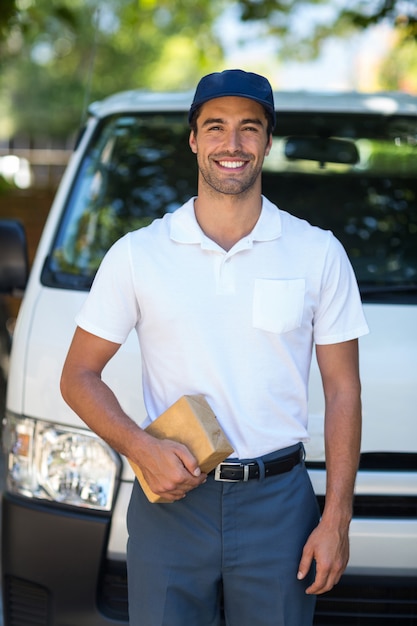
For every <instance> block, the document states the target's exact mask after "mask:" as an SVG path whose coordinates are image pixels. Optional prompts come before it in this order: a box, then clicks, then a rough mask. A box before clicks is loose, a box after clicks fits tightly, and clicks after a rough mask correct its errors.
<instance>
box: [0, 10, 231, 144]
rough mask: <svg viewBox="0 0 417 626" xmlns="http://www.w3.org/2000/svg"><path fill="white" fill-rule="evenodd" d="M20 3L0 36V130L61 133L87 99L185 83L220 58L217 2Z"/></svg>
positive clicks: (71, 124) (190, 82) (185, 85)
mask: <svg viewBox="0 0 417 626" xmlns="http://www.w3.org/2000/svg"><path fill="white" fill-rule="evenodd" d="M8 1H9V2H10V1H11V0H8ZM25 6H26V8H25V9H24V10H23V9H20V10H17V9H16V7H15V11H14V12H13V11H11V12H9V20H8V27H7V28H8V31H7V36H4V37H3V40H2V42H1V49H0V52H1V58H2V72H1V78H0V81H1V82H0V86H1V96H0V108H1V109H2V111H3V112H4V113H5V112H7V111H8V116H7V115H6V116H5V115H3V116H2V117H3V124H4V120H7V119H8V120H9V122H8V127H7V129H4V128H3V131H2V128H1V126H0V135H1V134H3V135H5V134H6V133H9V134H10V132H13V127H14V129H15V130H19V131H20V132H24V133H26V134H27V135H29V136H34V135H39V134H46V133H47V134H48V135H49V136H52V137H58V138H62V137H65V136H67V135H68V133H69V130H70V129H74V128H76V127H77V126H78V125H79V123H80V119H81V117H82V115H83V113H84V112H85V106H86V104H87V102H90V101H91V100H95V99H99V98H102V97H104V96H106V95H109V94H110V93H112V92H114V91H117V90H124V89H133V88H151V89H152V88H153V89H162V90H167V89H172V88H177V89H178V88H188V87H191V86H192V85H193V84H194V83H195V80H196V78H197V77H198V76H200V74H201V72H202V71H205V70H207V71H209V70H210V69H211V68H214V67H215V66H216V64H218V63H219V62H220V60H221V58H222V52H221V47H220V44H219V42H218V41H217V40H216V37H215V35H214V34H213V32H212V29H211V25H212V23H213V20H214V19H215V18H216V17H217V15H218V13H219V11H220V10H221V3H220V2H217V3H211V2H209V1H207V2H203V3H197V4H196V3H195V2H193V1H192V0H181V1H180V2H176V3H174V2H171V1H169V0H166V1H165V2H164V1H162V2H161V1H160V2H156V1H155V0H135V2H133V1H132V0H101V1H99V0H90V1H88V0H87V2H86V1H83V0H52V1H51V0H36V1H32V2H31V1H30V0H26V5H25ZM2 17H3V15H2ZM6 30H7V29H6ZM2 32H3V33H4V32H5V28H4V23H3V30H2ZM11 119H12V121H13V123H11V122H10V120H11Z"/></svg>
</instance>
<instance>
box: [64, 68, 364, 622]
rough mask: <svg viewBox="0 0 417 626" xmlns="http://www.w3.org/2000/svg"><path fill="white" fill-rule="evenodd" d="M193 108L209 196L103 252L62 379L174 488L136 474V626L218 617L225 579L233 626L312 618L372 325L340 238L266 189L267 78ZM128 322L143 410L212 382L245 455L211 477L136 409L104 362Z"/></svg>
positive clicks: (219, 83)
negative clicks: (318, 436) (112, 385)
mask: <svg viewBox="0 0 417 626" xmlns="http://www.w3.org/2000/svg"><path fill="white" fill-rule="evenodd" d="M189 121H190V126H191V133H190V147H191V150H192V151H193V152H194V153H195V154H196V158H197V164H198V196H197V197H196V198H192V199H191V200H190V201H189V202H188V203H186V204H185V205H184V206H183V207H181V208H180V209H178V210H177V211H176V212H175V213H174V214H170V215H166V216H165V217H164V218H163V219H162V220H156V221H155V222H154V223H153V224H152V225H151V226H149V227H148V228H144V229H141V230H139V231H136V232H135V233H130V234H129V235H127V236H125V237H124V238H122V239H121V240H120V241H119V242H117V243H116V244H115V245H114V246H113V248H112V249H111V250H110V251H109V253H108V254H107V255H106V257H105V259H104V260H103V263H102V265H101V268H100V270H99V272H98V274H97V277H96V280H95V282H94V285H93V287H92V290H91V294H90V295H89V297H88V298H87V301H86V304H85V305H84V307H83V309H82V311H81V313H80V314H79V316H78V318H77V322H78V327H77V330H76V332H75V335H74V339H73V342H72V345H71V348H70V350H69V354H68V357H67V361H66V364H65V366H64V371H63V376H62V393H63V396H64V398H65V399H66V401H67V402H68V403H69V404H70V406H71V407H72V408H73V409H74V410H75V411H76V412H77V413H78V415H80V417H81V418H82V419H83V420H84V421H85V422H86V423H87V424H88V425H89V426H90V427H91V428H92V429H93V430H94V431H95V432H97V433H98V434H99V435H100V436H101V437H102V438H103V439H104V440H106V441H107V442H108V443H109V444H110V445H111V446H113V447H114V448H115V449H116V450H117V451H119V452H120V453H121V454H124V455H126V456H127V457H128V458H130V459H131V460H132V461H133V462H134V463H136V464H137V465H138V466H139V467H140V468H141V469H142V471H143V474H144V476H145V478H146V480H147V482H148V484H149V486H150V488H151V489H152V491H154V492H155V493H157V494H160V495H162V496H163V497H164V498H165V499H167V500H169V501H170V502H171V504H151V503H149V502H148V501H147V499H146V497H145V496H144V494H143V492H142V490H141V488H140V487H139V485H138V483H137V482H135V484H134V488H133V493H132V498H131V503H130V506H129V513H128V530H129V545H128V578H129V612H130V624H131V626H162V625H164V626H184V625H185V624H187V625H192V626H215V625H218V624H219V619H220V617H219V616H220V609H219V597H220V590H221V589H222V590H223V596H224V611H225V616H226V622H227V624H228V625H229V626H249V625H250V626H255V625H256V626H284V625H285V626H308V625H309V624H311V623H312V619H313V612H314V602H315V595H316V594H320V593H324V592H326V591H328V590H330V589H331V588H332V587H333V585H335V584H336V583H337V582H338V580H339V578H340V576H341V575H342V573H343V571H344V568H345V567H346V564H347V561H348V552H349V548H348V528H349V522H350V519H351V514H352V511H351V507H352V494H353V486H354V480H355V475H356V470H357V464H358V457H359V447H360V430H361V403H360V381H359V374H358V345H357V338H358V337H359V336H360V335H362V334H365V333H366V332H367V326H366V322H365V320H364V317H363V313H362V308H361V304H360V300H359V296H358V290H357V286H356V282H355V279H354V276H353V272H352V269H351V266H350V264H349V262H348V260H347V258H346V255H345V253H344V251H343V249H342V247H341V245H340V244H339V243H338V242H337V241H336V239H335V238H334V237H333V235H332V234H331V233H329V232H325V231H322V230H320V229H318V228H314V227H312V226H310V225H309V224H307V223H306V222H304V221H301V220H299V219H297V218H295V217H292V216H290V215H289V214H287V213H285V212H283V211H280V210H278V209H277V207H275V206H274V205H272V204H271V203H270V202H269V201H268V200H267V199H266V198H264V197H263V196H262V195H261V170H262V164H263V161H264V158H265V157H266V156H267V155H268V154H269V151H270V149H271V144H272V137H271V131H272V128H273V125H274V123H275V110H274V102H273V95H272V91H271V87H270V85H269V83H268V81H267V80H266V79H265V78H263V77H261V76H259V75H256V74H252V73H246V72H243V71H241V70H226V71H224V72H221V73H215V74H210V75H208V76H206V77H204V78H203V79H202V80H201V81H200V83H199V85H198V87H197V90H196V93H195V97H194V101H193V103H192V106H191V109H190V115H189ZM134 327H135V328H136V330H137V333H138V337H139V341H140V346H141V354H142V369H143V378H144V399H145V405H146V409H147V412H148V415H149V419H150V420H153V419H155V418H156V417H157V416H158V415H159V414H160V413H162V412H163V411H164V410H165V409H167V408H168V406H170V405H171V404H172V403H173V402H175V401H176V400H177V399H178V398H179V397H180V396H181V395H183V394H193V393H202V394H203V395H204V396H205V397H206V399H207V400H208V402H209V404H210V405H211V407H212V409H213V411H214V413H215V414H216V416H217V418H218V420H219V422H220V423H221V425H222V427H223V429H224V430H225V432H226V434H227V436H228V438H229V440H230V441H231V443H232V446H233V448H234V451H235V453H234V455H232V457H233V458H232V459H231V463H235V462H238V461H240V462H241V463H242V466H240V465H239V466H233V465H232V466H231V467H229V466H227V467H226V468H222V470H221V472H220V480H219V476H217V477H216V476H215V475H214V474H210V475H208V476H206V475H205V474H203V473H202V472H201V471H200V469H199V467H198V465H197V462H196V460H195V458H194V457H193V455H192V454H191V453H190V451H189V450H188V449H187V448H186V447H185V446H183V445H181V444H178V443H175V442H173V441H170V440H164V441H161V440H157V439H155V438H153V437H151V436H150V435H149V434H147V433H146V432H145V431H144V430H142V429H141V428H140V427H139V426H138V425H136V424H135V423H134V422H133V421H132V420H131V419H130V418H129V416H127V415H126V414H125V412H124V411H123V409H122V408H121V406H120V405H119V402H118V400H117V398H116V397H115V396H114V394H113V392H112V391H111V390H110V389H109V388H108V387H107V386H106V385H105V384H104V382H103V381H102V380H101V373H102V370H103V368H104V367H105V365H106V364H107V363H108V361H109V360H110V359H111V358H112V357H113V355H114V354H115V353H116V351H117V350H118V348H119V346H120V345H121V344H122V343H123V342H124V340H125V339H126V337H127V336H128V334H129V332H130V330H131V329H132V328H134ZM314 343H315V345H316V353H317V359H318V364H319V368H320V372H321V376H322V380H323V388H324V395H325V401H326V408H325V439H326V463H327V491H326V505H325V509H324V512H323V515H322V518H321V520H320V522H319V517H318V511H317V504H316V499H315V496H314V493H313V491H312V488H311V484H310V482H309V479H308V474H307V472H306V469H305V466H304V463H303V446H302V442H304V441H307V440H308V434H307V380H308V374H309V368H310V359H311V352H312V347H313V344H314ZM236 467H237V469H235V468H236ZM236 476H237V478H238V480H235V478H236ZM229 481H230V482H229Z"/></svg>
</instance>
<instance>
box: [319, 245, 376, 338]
mask: <svg viewBox="0 0 417 626" xmlns="http://www.w3.org/2000/svg"><path fill="white" fill-rule="evenodd" d="M368 332H369V328H368V325H367V323H366V319H365V315H364V312H363V307H362V302H361V298H360V293H359V288H358V284H357V281H356V277H355V274H354V271H353V268H352V266H351V263H350V261H349V259H348V256H347V254H346V252H345V250H344V248H343V246H342V245H341V243H340V242H339V241H338V240H337V239H336V238H335V237H334V236H333V235H331V234H330V238H329V245H328V249H327V254H326V258H325V265H324V268H323V274H322V282H321V289H320V298H319V304H318V307H317V310H316V314H315V318H314V341H315V343H316V344H331V343H340V342H342V341H349V340H351V339H356V338H358V337H360V336H362V335H366V334H367V333H368Z"/></svg>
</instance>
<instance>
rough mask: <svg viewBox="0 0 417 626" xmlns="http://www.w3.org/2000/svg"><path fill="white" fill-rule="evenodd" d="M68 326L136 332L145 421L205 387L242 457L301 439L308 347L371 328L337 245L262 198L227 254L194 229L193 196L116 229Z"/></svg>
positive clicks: (107, 334)
mask: <svg viewBox="0 0 417 626" xmlns="http://www.w3.org/2000/svg"><path fill="white" fill-rule="evenodd" d="M77 323H78V325H79V326H80V327H82V328H83V329H85V330H86V331H88V332H90V333H93V334H95V335H98V336H100V337H103V338H105V339H107V340H109V341H113V342H117V343H123V342H124V341H125V340H126V338H127V336H128V334H129V332H130V331H131V330H132V328H136V331H137V333H138V337H139V342H140V346H141V355H142V369H143V388H144V400H145V406H146V410H147V412H148V416H149V420H153V419H155V418H156V417H157V416H158V415H159V414H160V413H162V412H163V411H165V410H166V409H167V408H168V406H170V405H171V404H172V403H173V402H175V401H176V400H177V399H178V398H179V397H180V396H181V395H183V394H196V393H202V394H203V395H204V396H205V397H206V399H207V401H208V402H209V404H210V405H211V407H212V409H213V411H214V413H215V414H216V416H217V418H218V420H219V422H220V423H221V425H222V427H223V429H224V430H225V432H226V434H227V436H228V437H229V440H230V441H231V443H232V445H233V447H234V449H235V453H236V454H235V455H234V456H237V457H239V458H252V457H256V456H260V455H263V454H267V453H269V452H272V451H274V450H278V449H281V448H285V447H287V446H290V445H293V444H295V443H297V442H299V441H308V431H307V386H308V376H309V369H310V361H311V354H312V348H313V343H314V342H316V343H317V344H331V343H338V342H342V341H347V340H349V339H354V338H356V337H359V336H361V335H364V334H366V333H367V332H368V327H367V324H366V321H365V319H364V315H363V311H362V305H361V302H360V297H359V293H358V288H357V284H356V279H355V277H354V274H353V271H352V268H351V265H350V262H349V260H348V258H347V256H346V253H345V251H344V249H343V248H342V246H341V244H340V243H339V242H338V241H337V240H336V238H335V237H334V236H333V235H332V233H331V232H329V231H323V230H321V229H319V228H316V227H313V226H311V225H310V224H308V223H307V222H306V221H304V220H300V219H298V218H296V217H293V216H291V215H289V214H288V213H286V212H284V211H281V210H279V209H278V208H277V207H276V206H274V205H273V204H272V203H270V202H269V201H268V200H267V199H266V198H263V205H262V212H261V215H260V217H259V220H258V222H257V224H256V225H255V228H254V229H253V231H252V232H251V233H250V235H248V236H247V237H244V238H243V239H241V240H240V241H239V242H238V243H237V244H236V245H235V246H234V247H233V248H232V249H231V250H229V251H228V252H226V251H225V250H223V249H222V248H221V247H220V246H218V245H217V244H216V243H215V242H213V241H212V240H211V239H209V238H208V237H207V236H206V235H205V234H204V233H203V231H202V230H201V228H200V227H199V225H198V223H197V221H196V218H195V214H194V199H191V200H190V201H189V202H187V203H186V204H185V205H184V206H183V207H181V208H180V209H178V210H177V211H176V212H175V213H173V214H167V215H165V216H164V217H163V218H162V219H158V220H155V221H154V222H153V223H152V224H151V225H150V226H149V227H147V228H142V229H140V230H138V231H135V232H132V233H129V234H128V235H126V236H124V237H123V238H122V239H120V240H119V241H118V242H116V244H115V245H114V246H113V247H112V248H111V249H110V250H109V252H108V253H107V255H106V257H105V258H104V260H103V262H102V264H101V266H100V269H99V271H98V273H97V276H96V279H95V281H94V284H93V286H92V289H91V292H90V294H89V296H88V298H87V300H86V303H85V305H84V307H83V308H82V310H81V312H80V314H79V315H78V317H77ZM144 426H146V423H145V424H144Z"/></svg>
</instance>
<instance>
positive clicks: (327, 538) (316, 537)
mask: <svg viewBox="0 0 417 626" xmlns="http://www.w3.org/2000/svg"><path fill="white" fill-rule="evenodd" d="M313 560H315V562H316V578H315V581H314V583H313V584H312V585H311V586H310V587H308V588H307V589H306V593H308V594H320V593H325V592H326V591H330V589H332V588H333V587H334V585H336V584H337V583H338V582H339V580H340V578H341V576H342V574H343V572H344V571H345V568H346V565H347V563H348V560H349V535H348V527H347V528H344V529H343V530H340V529H338V528H336V527H334V526H329V525H326V524H325V522H323V521H322V522H320V524H319V525H318V526H317V528H315V529H314V531H313V532H312V533H311V535H310V537H309V538H308V540H307V543H306V544H305V546H304V550H303V554H302V557H301V561H300V566H299V569H298V575H297V578H298V579H299V580H302V579H303V578H305V576H306V575H307V573H308V571H309V570H310V567H311V565H312V563H313Z"/></svg>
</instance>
